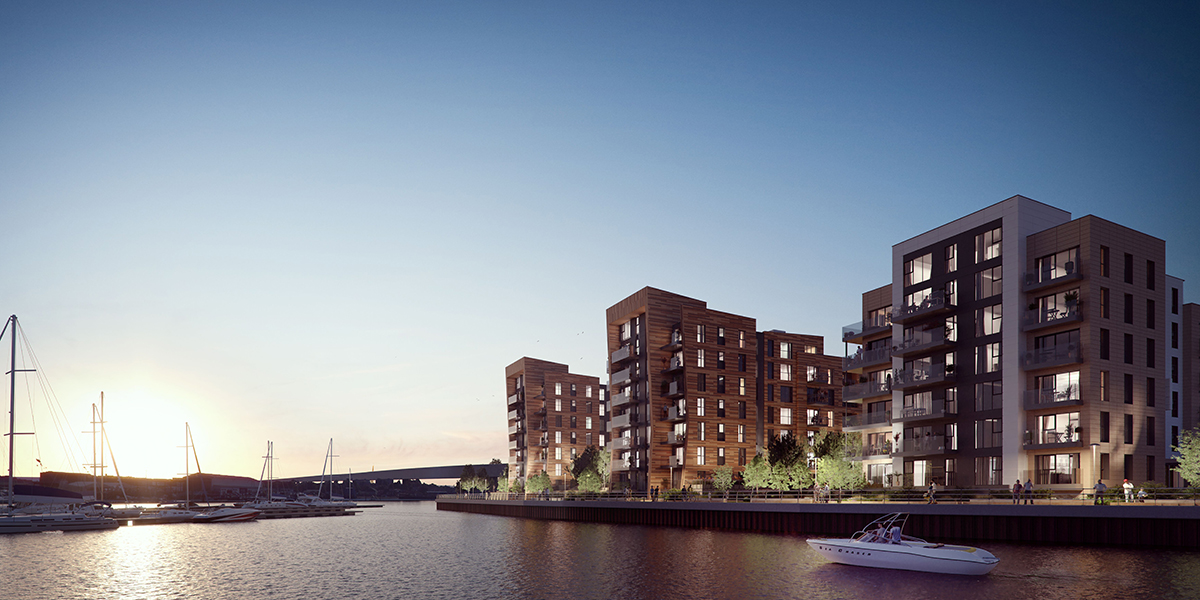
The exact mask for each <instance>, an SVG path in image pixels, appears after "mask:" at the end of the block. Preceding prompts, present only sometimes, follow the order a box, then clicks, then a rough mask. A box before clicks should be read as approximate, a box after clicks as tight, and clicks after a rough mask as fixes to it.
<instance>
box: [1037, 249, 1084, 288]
mask: <svg viewBox="0 0 1200 600" xmlns="http://www.w3.org/2000/svg"><path fill="white" fill-rule="evenodd" d="M1078 268H1079V246H1076V247H1074V248H1071V249H1068V250H1063V251H1062V252H1058V253H1055V254H1051V255H1049V256H1043V257H1041V258H1039V259H1037V274H1038V282H1042V281H1050V280H1052V279H1058V278H1059V277H1066V276H1067V275H1072V274H1074V273H1075V271H1076V269H1078Z"/></svg>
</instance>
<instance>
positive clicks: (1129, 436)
mask: <svg viewBox="0 0 1200 600" xmlns="http://www.w3.org/2000/svg"><path fill="white" fill-rule="evenodd" d="M1125 443H1126V444H1132V443H1133V415H1125Z"/></svg>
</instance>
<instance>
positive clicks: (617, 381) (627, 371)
mask: <svg viewBox="0 0 1200 600" xmlns="http://www.w3.org/2000/svg"><path fill="white" fill-rule="evenodd" d="M632 381H633V367H626V368H624V369H621V370H620V371H617V372H616V373H613V374H612V376H610V377H609V382H610V384H611V385H612V387H620V386H623V385H629V384H630V383H631V382H632Z"/></svg>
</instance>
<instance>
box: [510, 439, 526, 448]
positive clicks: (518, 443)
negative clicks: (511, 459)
mask: <svg viewBox="0 0 1200 600" xmlns="http://www.w3.org/2000/svg"><path fill="white" fill-rule="evenodd" d="M524 445H525V444H524V443H523V440H509V441H508V449H509V450H516V449H518V448H521V447H523V446H524Z"/></svg>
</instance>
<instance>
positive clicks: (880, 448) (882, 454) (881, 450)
mask: <svg viewBox="0 0 1200 600" xmlns="http://www.w3.org/2000/svg"><path fill="white" fill-rule="evenodd" d="M891 456H892V443H891V442H884V443H882V444H875V445H873V446H869V445H863V447H862V449H861V450H859V453H858V455H857V456H851V457H850V460H873V459H879V458H890V457H891Z"/></svg>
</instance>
